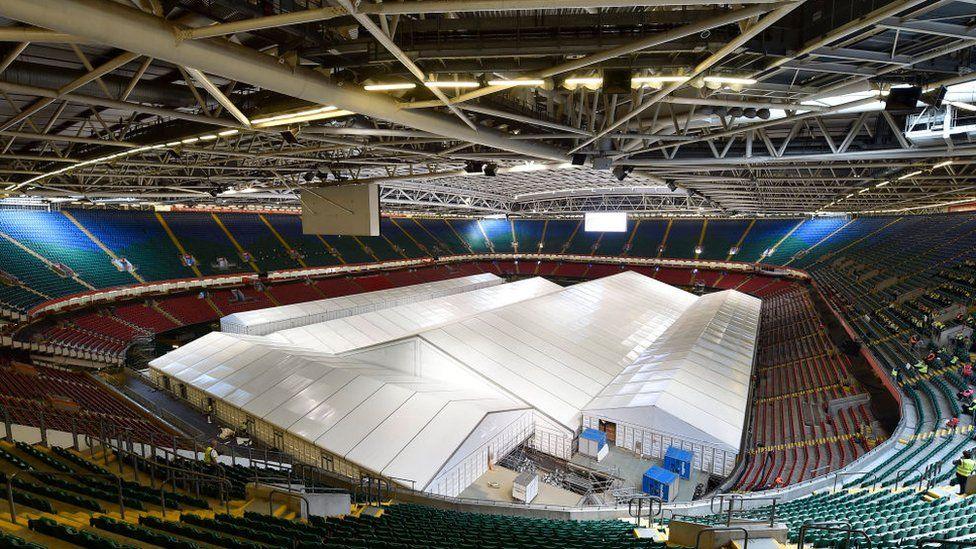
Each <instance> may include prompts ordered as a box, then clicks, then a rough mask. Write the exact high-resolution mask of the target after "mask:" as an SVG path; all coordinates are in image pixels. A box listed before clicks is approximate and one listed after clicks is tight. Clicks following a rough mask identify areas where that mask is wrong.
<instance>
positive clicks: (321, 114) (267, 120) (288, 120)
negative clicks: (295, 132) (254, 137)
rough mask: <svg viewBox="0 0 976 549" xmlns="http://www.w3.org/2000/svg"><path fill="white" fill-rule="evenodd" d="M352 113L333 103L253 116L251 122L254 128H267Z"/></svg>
mask: <svg viewBox="0 0 976 549" xmlns="http://www.w3.org/2000/svg"><path fill="white" fill-rule="evenodd" d="M350 114H353V113H352V112H350V111H345V110H340V109H337V108H336V107H334V106H333V105H326V106H324V107H317V108H314V109H307V110H304V111H298V112H291V113H284V114H277V115H274V116H266V117H264V118H255V119H254V120H252V121H251V124H252V125H253V126H254V127H255V128H267V127H270V126H283V125H286V124H297V123H299V122H309V121H312V120H322V119H323V118H335V117H338V116H348V115H350Z"/></svg>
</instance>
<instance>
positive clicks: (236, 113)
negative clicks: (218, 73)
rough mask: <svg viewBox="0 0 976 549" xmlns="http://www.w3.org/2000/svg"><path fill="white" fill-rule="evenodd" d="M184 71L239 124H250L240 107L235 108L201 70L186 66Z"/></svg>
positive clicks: (247, 125) (246, 125) (248, 125)
mask: <svg viewBox="0 0 976 549" xmlns="http://www.w3.org/2000/svg"><path fill="white" fill-rule="evenodd" d="M186 72H188V73H190V76H192V77H193V79H194V80H196V81H197V82H199V83H200V85H201V86H203V88H204V89H205V90H207V92H208V93H209V94H210V95H211V96H212V97H213V98H214V99H216V100H217V102H218V103H220V104H221V105H223V107H224V108H225V109H227V112H229V113H230V114H231V116H233V117H234V118H236V119H237V121H238V122H240V123H241V125H243V126H245V127H250V126H251V121H250V120H248V119H247V116H244V113H242V112H241V111H240V109H238V108H237V105H234V102H233V101H231V100H230V99H229V98H228V97H227V96H226V95H224V92H222V91H220V88H218V87H217V86H215V85H214V83H213V82H211V81H210V79H209V78H207V75H205V74H203V73H202V72H200V71H198V70H197V69H194V68H192V67H186Z"/></svg>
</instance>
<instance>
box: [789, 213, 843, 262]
mask: <svg viewBox="0 0 976 549" xmlns="http://www.w3.org/2000/svg"><path fill="white" fill-rule="evenodd" d="M851 223H854V220H853V219H850V220H848V221H847V223H844V224H843V225H841V226H840V227H837V228H836V229H834V230H833V231H831V232H830V233H828V234H827V235H826V236H824V237H823V238H821V239H820V240H817V241H816V242H814V243H813V244H811V245H810V246H809V247H807V248H806V249H803V250H800V251H801V252H803V253H804V254H806V253H808V252H809V251H810V250H812V249H814V248H816V247H817V246H819V245H821V244H823V243H824V242H826V241H828V240H830V239H831V237H833V236H834V235H836V234H837V233H839V232H841V231H843V230H844V229H845V228H846V227H847V226H848V225H850V224H851ZM796 259H797V256H796V255H795V254H794V255H793V256H792V257H790V258H789V259H788V260H787V261H786V263H783V265H789V264H790V263H793V261H795V260H796Z"/></svg>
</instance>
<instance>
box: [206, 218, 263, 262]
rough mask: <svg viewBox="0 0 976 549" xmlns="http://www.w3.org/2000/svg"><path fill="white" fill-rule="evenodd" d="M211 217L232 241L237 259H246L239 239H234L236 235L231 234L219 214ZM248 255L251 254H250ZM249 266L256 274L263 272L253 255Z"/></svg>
mask: <svg viewBox="0 0 976 549" xmlns="http://www.w3.org/2000/svg"><path fill="white" fill-rule="evenodd" d="M210 217H212V218H213V220H214V223H216V224H217V226H218V227H220V230H221V231H223V232H224V234H225V235H227V240H229V241H230V243H231V245H232V246H233V247H234V250H236V251H237V257H241V258H243V257H244V251H245V250H244V248H243V247H242V246H241V244H240V242H238V241H237V239H236V238H235V237H234V235H233V234H232V233H231V232H230V229H228V228H227V225H225V224H224V222H223V220H222V219H220V217H218V216H217V214H216V213H213V212H212V213H211V214H210ZM248 253H250V252H248ZM247 264H248V265H250V267H251V269H252V270H253V271H254V272H256V273H260V272H261V268H260V267H258V266H257V263H255V262H254V259H253V255H252V258H251V260H250V261H248V262H247Z"/></svg>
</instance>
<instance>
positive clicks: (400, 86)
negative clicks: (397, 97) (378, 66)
mask: <svg viewBox="0 0 976 549" xmlns="http://www.w3.org/2000/svg"><path fill="white" fill-rule="evenodd" d="M416 87H417V85H416V84H414V83H413V82H390V83H389V84H366V85H365V86H363V89H364V90H366V91H371V92H373V91H395V90H412V89H414V88H416Z"/></svg>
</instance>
